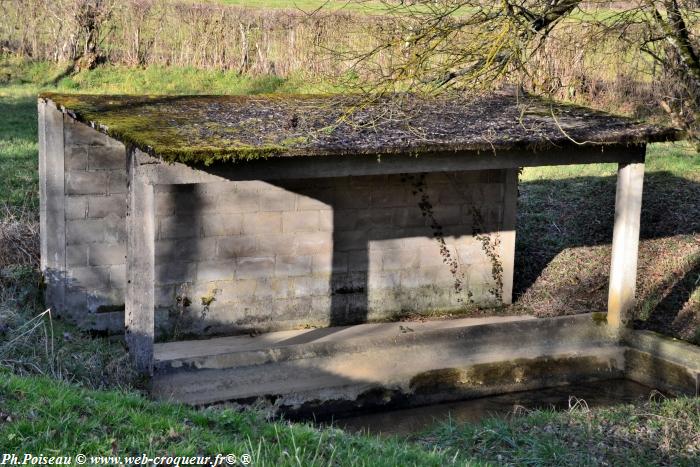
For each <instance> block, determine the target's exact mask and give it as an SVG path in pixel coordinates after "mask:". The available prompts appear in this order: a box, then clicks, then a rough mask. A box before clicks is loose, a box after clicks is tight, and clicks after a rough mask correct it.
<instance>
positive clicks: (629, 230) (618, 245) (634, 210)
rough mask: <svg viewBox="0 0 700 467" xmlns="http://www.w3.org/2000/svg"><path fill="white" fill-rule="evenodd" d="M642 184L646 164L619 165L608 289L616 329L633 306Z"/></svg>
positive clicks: (609, 316) (609, 315)
mask: <svg viewBox="0 0 700 467" xmlns="http://www.w3.org/2000/svg"><path fill="white" fill-rule="evenodd" d="M643 183H644V163H627V164H620V165H619V168H618V172H617V195H616V197H615V227H614V230H613V244H612V261H611V264H610V288H609V290H608V324H610V325H611V326H615V327H621V326H624V325H625V324H626V323H627V321H628V320H629V316H628V315H629V311H630V310H631V309H632V307H633V306H634V294H635V288H636V281H637V254H638V249H639V218H640V215H641V210H642V187H643Z"/></svg>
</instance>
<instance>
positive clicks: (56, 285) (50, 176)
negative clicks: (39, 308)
mask: <svg viewBox="0 0 700 467" xmlns="http://www.w3.org/2000/svg"><path fill="white" fill-rule="evenodd" d="M38 112H39V219H40V220H39V231H40V251H41V271H42V273H43V274H44V279H45V281H46V306H47V307H49V308H51V311H52V312H53V313H55V314H56V315H58V314H60V313H61V312H63V311H64V306H65V305H64V302H65V281H66V216H65V176H64V144H63V142H64V141H63V119H64V115H63V112H61V111H59V110H58V109H57V108H56V107H55V106H54V105H53V104H52V103H48V102H46V101H44V100H39V103H38Z"/></svg>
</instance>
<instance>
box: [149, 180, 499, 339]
mask: <svg viewBox="0 0 700 467" xmlns="http://www.w3.org/2000/svg"><path fill="white" fill-rule="evenodd" d="M505 177H506V172H505V171H482V172H478V173H477V172H472V173H467V172H460V173H456V174H450V175H449V176H448V175H445V174H428V175H407V176H401V175H392V176H363V177H344V178H329V179H313V180H286V181H279V180H278V181H267V182H260V181H253V182H234V183H213V184H204V185H179V186H172V187H162V188H161V187H159V189H158V194H157V195H156V200H157V201H156V203H157V207H156V211H157V213H158V214H157V216H158V234H157V242H156V281H157V283H158V284H159V286H158V287H157V288H156V306H157V307H158V308H160V309H163V308H170V309H171V310H172V311H171V319H170V320H169V321H172V322H173V323H174V327H175V329H172V330H170V332H167V333H166V334H173V335H174V337H176V338H177V337H180V336H187V335H207V334H230V333H240V332H249V331H266V330H273V329H285V328H286V329H289V328H290V327H299V326H304V324H305V323H309V324H310V325H313V326H325V325H331V326H338V325H348V324H356V323H363V322H367V321H376V320H380V319H388V318H396V317H400V316H406V315H414V316H417V315H421V314H424V313H430V312H435V311H437V310H440V311H443V312H448V313H451V312H461V313H464V310H465V309H466V308H468V307H469V306H470V305H471V304H472V303H478V304H482V305H488V304H495V303H496V301H499V300H500V298H499V296H498V294H497V293H496V294H494V290H495V289H496V288H498V287H496V286H495V285H494V284H492V282H493V281H494V279H493V278H492V277H491V271H492V268H493V264H491V263H492V261H491V259H490V257H489V256H488V255H487V254H486V253H484V251H482V248H483V246H482V243H480V242H482V241H486V240H487V237H489V236H488V234H490V233H492V232H496V231H499V230H501V229H502V223H503V212H504V210H503V208H502V206H501V203H502V198H503V197H504V196H506V195H505V193H506V192H505V189H504V183H505V180H506V178H505ZM475 234H478V235H479V236H480V238H483V240H479V239H475V238H474V235H475ZM499 291H500V288H499ZM173 305H174V306H173ZM472 308H473V307H472ZM467 311H468V310H467Z"/></svg>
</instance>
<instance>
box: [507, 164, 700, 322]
mask: <svg viewBox="0 0 700 467" xmlns="http://www.w3.org/2000/svg"><path fill="white" fill-rule="evenodd" d="M616 181H617V180H616V177H614V176H608V177H578V178H573V179H561V180H551V179H550V180H537V181H528V182H524V183H522V184H521V185H520V198H519V200H518V220H517V226H516V232H517V241H516V256H515V277H514V280H515V284H514V292H515V296H516V297H519V298H521V299H523V301H524V302H526V303H525V305H526V306H530V305H532V304H533V303H535V304H537V302H544V301H545V300H548V301H552V300H553V303H556V306H558V307H559V308H564V309H560V310H558V313H557V310H553V311H552V312H551V313H547V312H545V313H543V314H568V313H572V312H582V311H586V310H587V311H601V310H604V309H605V306H606V303H607V282H608V268H609V255H610V244H611V241H612V228H613V224H614V215H615V188H616ZM640 237H641V240H642V245H641V247H640V259H639V265H640V267H639V276H640V278H639V280H638V288H639V294H638V295H639V299H640V302H642V301H644V300H646V299H650V298H651V297H653V296H659V295H661V296H662V297H664V298H663V299H659V300H657V302H658V303H657V305H656V306H655V307H654V308H653V309H652V310H651V313H650V315H649V318H648V320H647V324H645V326H647V327H649V326H651V327H652V328H654V329H657V330H662V329H667V326H666V325H667V324H668V323H671V322H673V321H674V320H675V318H676V316H677V315H678V314H679V312H680V311H681V310H682V309H683V307H684V305H685V304H686V303H687V302H688V300H689V298H690V295H691V293H692V291H693V289H694V288H695V287H697V284H696V281H697V277H698V268H699V267H700V266H699V264H698V261H695V262H693V261H692V260H691V263H693V264H686V265H685V266H684V267H683V268H681V269H682V270H683V271H684V272H682V273H681V275H680V276H678V268H679V266H678V265H679V264H681V263H683V262H686V263H687V262H688V255H689V254H693V253H694V251H695V250H697V249H698V248H697V247H698V246H699V245H700V182H698V181H695V180H692V179H688V178H683V177H679V176H676V175H674V174H672V173H670V172H663V171H662V172H651V173H647V175H646V177H645V183H644V198H643V204H642V216H641V232H640ZM645 241H651V242H645ZM580 247H585V248H580ZM669 272H670V274H669ZM659 277H662V278H663V279H660V278H659ZM669 281H670V283H669ZM668 288H672V290H671V291H670V292H668V291H667V289H668ZM689 319H690V320H691V321H692V316H691V317H690V318H689ZM654 323H655V324H654ZM664 323H665V324H664ZM688 324H689V323H688ZM659 326H661V327H659Z"/></svg>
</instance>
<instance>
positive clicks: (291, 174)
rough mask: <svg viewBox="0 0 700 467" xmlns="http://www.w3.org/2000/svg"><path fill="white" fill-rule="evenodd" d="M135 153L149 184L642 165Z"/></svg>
mask: <svg viewBox="0 0 700 467" xmlns="http://www.w3.org/2000/svg"><path fill="white" fill-rule="evenodd" d="M139 153H141V156H140V160H141V163H142V164H143V165H145V166H146V167H145V168H144V170H145V173H148V177H149V180H150V182H151V183H152V184H188V183H207V182H217V181H223V180H236V181H238V180H281V179H290V178H322V177H344V176H353V175H383V174H396V173H421V172H451V171H462V170H489V169H517V168H519V167H535V166H547V165H571V164H590V163H598V162H618V163H632V162H640V161H642V162H643V161H644V153H645V147H644V146H629V147H628V146H609V147H604V148H601V147H589V146H581V147H580V148H578V149H571V148H567V149H565V150H551V149H548V150H543V151H541V152H531V151H511V152H505V153H499V154H498V155H496V154H493V153H489V152H480V153H477V152H472V153H455V152H448V153H432V154H424V155H418V156H416V155H405V154H396V155H383V156H368V155H358V156H309V157H287V158H285V157H278V158H275V157H271V158H268V159H264V160H253V161H247V162H235V163H230V164H217V165H214V166H211V167H205V166H201V167H200V166H198V167H196V168H192V167H189V166H187V165H185V164H180V163H160V164H158V162H159V160H158V159H156V158H151V157H149V156H147V155H145V154H144V153H143V152H141V151H139Z"/></svg>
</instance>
